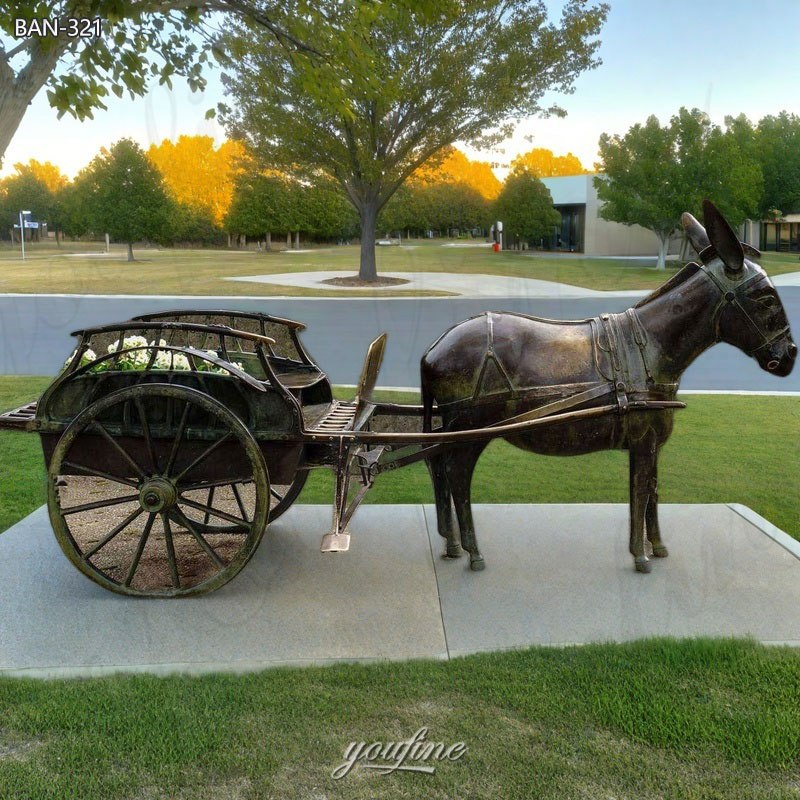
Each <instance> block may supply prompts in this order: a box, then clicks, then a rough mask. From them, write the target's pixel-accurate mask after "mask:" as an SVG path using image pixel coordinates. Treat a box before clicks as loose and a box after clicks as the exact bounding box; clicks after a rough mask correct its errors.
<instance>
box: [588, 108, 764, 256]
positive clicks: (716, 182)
mask: <svg viewBox="0 0 800 800" xmlns="http://www.w3.org/2000/svg"><path fill="white" fill-rule="evenodd" d="M599 150H600V159H601V165H600V166H601V169H602V172H603V175H601V176H598V177H596V178H595V179H594V184H595V187H596V188H597V194H598V197H599V198H600V200H602V201H603V203H604V205H603V206H602V207H601V209H600V216H601V217H602V218H603V219H608V220H612V221H614V222H621V223H623V224H625V225H641V226H642V227H644V228H647V229H648V230H651V231H653V233H655V235H656V236H657V237H658V240H659V256H658V267H659V268H660V269H663V268H664V267H665V259H666V252H667V247H668V245H669V238H670V236H671V235H672V234H673V232H675V231H676V230H677V224H678V221H679V220H680V216H681V214H682V213H683V212H684V211H690V212H692V213H693V214H695V215H696V216H699V215H700V213H701V206H702V201H703V198H705V197H708V198H713V200H714V203H715V204H716V205H717V206H718V207H719V209H720V210H721V211H722V213H723V214H724V215H725V218H726V219H728V220H729V221H730V222H731V224H733V225H738V224H740V223H741V222H742V221H743V220H744V219H745V218H747V217H750V216H755V215H756V214H757V210H758V204H759V200H760V198H761V194H762V191H763V178H762V174H761V168H760V167H759V165H758V163H757V162H756V161H755V159H754V158H753V157H752V155H751V154H750V153H749V152H748V151H747V150H746V149H745V148H743V147H742V146H741V145H740V143H739V141H737V137H736V136H734V135H733V134H732V132H731V131H723V130H722V129H721V128H720V127H719V126H717V125H713V124H712V123H711V121H710V120H709V118H708V116H707V115H706V114H704V113H702V112H701V111H698V110H697V109H692V110H691V111H689V110H687V109H686V108H681V109H680V111H679V112H678V113H677V114H676V115H675V116H674V117H672V119H671V120H670V122H669V123H668V124H667V125H665V126H662V125H661V124H660V123H659V121H658V119H657V118H656V117H655V116H650V117H648V119H647V121H646V122H645V123H644V124H640V123H637V124H636V125H634V126H633V127H631V128H630V129H629V130H628V132H627V133H625V134H624V135H622V136H620V135H613V136H612V135H609V134H606V133H604V134H603V135H602V136H601V137H600V143H599Z"/></svg>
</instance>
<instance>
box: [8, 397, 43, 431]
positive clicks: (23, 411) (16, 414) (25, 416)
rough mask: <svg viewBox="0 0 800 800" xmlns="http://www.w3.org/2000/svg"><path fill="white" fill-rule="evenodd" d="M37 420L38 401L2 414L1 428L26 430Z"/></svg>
mask: <svg viewBox="0 0 800 800" xmlns="http://www.w3.org/2000/svg"><path fill="white" fill-rule="evenodd" d="M35 418H36V401H33V402H32V403H26V404H25V405H24V406H20V407H19V408H15V409H14V410H13V411H6V413H5V414H0V428H7V429H12V430H25V429H26V428H27V426H28V424H29V423H32V422H33V420H34V419H35Z"/></svg>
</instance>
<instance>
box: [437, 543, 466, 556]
mask: <svg viewBox="0 0 800 800" xmlns="http://www.w3.org/2000/svg"><path fill="white" fill-rule="evenodd" d="M463 555H464V551H463V550H462V549H461V545H460V544H452V545H451V544H448V545H447V547H446V548H445V551H444V553H442V558H461V556H463Z"/></svg>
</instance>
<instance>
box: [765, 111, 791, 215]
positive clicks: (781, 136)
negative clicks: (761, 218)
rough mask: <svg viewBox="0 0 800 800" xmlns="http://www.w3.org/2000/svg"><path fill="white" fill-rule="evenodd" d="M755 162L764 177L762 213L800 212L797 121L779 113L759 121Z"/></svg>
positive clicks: (789, 115) (786, 113) (786, 114)
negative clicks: (756, 161) (775, 210)
mask: <svg viewBox="0 0 800 800" xmlns="http://www.w3.org/2000/svg"><path fill="white" fill-rule="evenodd" d="M756 130H757V135H756V147H757V158H758V161H759V163H760V164H761V169H762V171H763V173H764V196H763V198H762V201H761V210H762V211H763V212H766V211H767V210H768V209H771V208H778V209H780V210H781V211H782V212H783V213H784V214H791V213H796V212H800V117H798V116H796V115H795V114H789V113H788V112H786V111H782V112H781V113H780V114H778V116H777V117H775V116H768V117H764V118H763V119H761V120H759V122H758V127H757V129H756Z"/></svg>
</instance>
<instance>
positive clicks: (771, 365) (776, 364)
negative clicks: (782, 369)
mask: <svg viewBox="0 0 800 800" xmlns="http://www.w3.org/2000/svg"><path fill="white" fill-rule="evenodd" d="M778 367H779V362H777V361H775V359H774V358H773V359H772V361H770V362H769V363H768V364H767V369H769V370H776V369H778Z"/></svg>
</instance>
